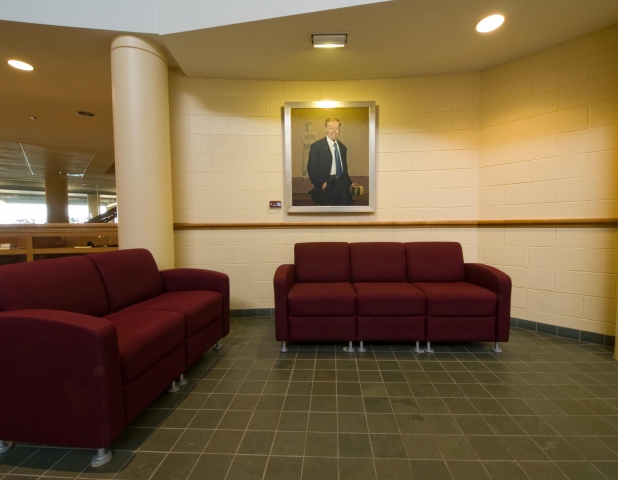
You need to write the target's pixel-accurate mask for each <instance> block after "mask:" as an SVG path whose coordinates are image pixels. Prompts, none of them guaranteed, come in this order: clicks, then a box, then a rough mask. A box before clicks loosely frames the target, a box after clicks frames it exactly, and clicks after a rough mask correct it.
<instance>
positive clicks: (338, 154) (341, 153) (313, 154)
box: [307, 118, 356, 206]
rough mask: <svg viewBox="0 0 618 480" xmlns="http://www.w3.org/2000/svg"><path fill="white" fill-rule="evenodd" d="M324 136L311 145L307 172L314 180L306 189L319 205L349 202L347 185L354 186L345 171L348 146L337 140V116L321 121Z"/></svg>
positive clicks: (347, 203)
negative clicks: (311, 186)
mask: <svg viewBox="0 0 618 480" xmlns="http://www.w3.org/2000/svg"><path fill="white" fill-rule="evenodd" d="M324 125H325V126H326V136H325V137H324V138H322V139H321V140H318V141H317V142H315V143H313V144H312V145H311V150H310V151H309V161H308V163H307V173H309V179H310V180H311V183H312V184H313V189H312V190H311V191H309V194H310V195H311V198H312V199H313V201H314V202H315V203H317V204H318V205H329V206H330V205H333V206H337V205H352V192H351V191H350V187H353V186H356V184H353V183H352V180H351V179H350V176H349V175H348V162H347V155H346V154H347V148H346V146H345V145H343V144H342V143H341V142H339V141H337V137H338V136H339V132H340V130H341V122H340V121H339V119H338V118H327V119H326V121H325V122H324Z"/></svg>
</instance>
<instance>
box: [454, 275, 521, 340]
mask: <svg viewBox="0 0 618 480" xmlns="http://www.w3.org/2000/svg"><path fill="white" fill-rule="evenodd" d="M465 270H466V281H467V282H470V283H474V284H475V285H478V286H480V287H483V288H486V289H488V290H491V291H492V292H494V293H495V294H496V295H497V296H498V305H497V307H496V316H497V318H498V322H497V325H496V341H498V342H506V341H507V340H508V339H509V332H510V328H511V289H512V284H511V277H509V276H508V275H507V274H506V273H504V272H503V271H501V270H498V269H497V268H495V267H492V266H490V265H485V264H482V263H466V264H465Z"/></svg>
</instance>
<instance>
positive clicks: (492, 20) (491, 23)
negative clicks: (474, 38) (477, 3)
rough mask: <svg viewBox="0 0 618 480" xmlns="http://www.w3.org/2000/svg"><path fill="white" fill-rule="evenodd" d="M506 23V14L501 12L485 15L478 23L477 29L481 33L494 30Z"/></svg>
mask: <svg viewBox="0 0 618 480" xmlns="http://www.w3.org/2000/svg"><path fill="white" fill-rule="evenodd" d="M503 23H504V16H502V15H500V14H496V15H490V16H489V17H485V18H484V19H483V20H481V21H480V22H479V23H477V24H476V31H477V32H480V33H487V32H493V31H494V30H495V29H496V28H498V27H499V26H500V25H502V24H503Z"/></svg>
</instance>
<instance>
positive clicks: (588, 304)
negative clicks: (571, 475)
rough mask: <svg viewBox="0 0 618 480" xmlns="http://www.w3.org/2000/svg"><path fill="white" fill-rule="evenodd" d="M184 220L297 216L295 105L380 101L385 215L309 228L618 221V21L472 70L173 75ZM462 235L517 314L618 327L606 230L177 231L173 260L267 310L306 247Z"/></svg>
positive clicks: (239, 301) (178, 215)
mask: <svg viewBox="0 0 618 480" xmlns="http://www.w3.org/2000/svg"><path fill="white" fill-rule="evenodd" d="M170 99H171V100H170V107H171V117H172V118H171V120H172V121H171V125H172V157H173V175H174V178H173V182H174V215H175V222H176V223H247V222H260V223H277V224H278V223H281V222H285V223H294V222H303V221H306V220H307V217H306V216H303V215H295V216H293V215H286V214H285V213H284V212H282V211H271V210H270V209H269V208H268V201H269V200H280V199H283V165H284V161H283V153H282V152H283V138H282V121H281V116H282V110H281V109H282V107H283V104H284V102H286V101H315V100H322V99H332V100H350V101H353V100H375V101H376V104H377V105H378V109H379V110H378V125H377V127H378V128H377V132H378V133H377V156H376V168H377V172H376V183H377V202H376V203H377V211H376V213H375V214H374V215H345V216H344V215H341V216H335V217H333V216H327V215H312V216H311V217H310V218H309V219H310V220H311V221H333V220H337V219H343V220H361V221H365V220H366V221H380V220H384V221H391V220H392V221H400V220H401V221H407V220H447V219H477V218H482V219H517V218H521V219H528V218H539V219H543V218H593V217H616V216H617V214H618V201H617V200H618V196H617V189H618V182H617V177H618V153H617V152H618V26H615V27H612V28H608V29H605V30H601V31H599V32H595V33H593V34H591V35H587V36H585V37H581V38H579V39H576V40H573V41H571V42H568V43H565V44H563V45H559V46H556V47H553V48H550V49H546V50H543V51H540V52H537V53H535V54H532V55H529V56H527V57H524V58H521V59H518V60H515V61H512V62H509V63H507V64H504V65H499V66H496V67H494V68H491V69H489V70H486V71H483V72H477V73H468V74H454V75H441V76H432V77H417V78H402V79H375V80H362V81H342V82H338V81H333V82H279V81H239V80H225V79H201V78H186V77H184V75H182V73H181V72H178V71H171V72H170ZM328 240H341V241H379V240H384V241H388V240H395V241H414V240H456V241H459V242H461V243H462V244H463V246H464V252H465V257H466V260H467V261H477V260H478V261H483V262H487V263H489V264H492V265H495V266H497V267H499V268H502V269H504V270H505V271H506V272H507V273H509V275H511V277H512V279H513V285H514V288H513V310H512V315H513V316H514V317H518V318H523V319H527V320H531V321H538V322H542V323H547V324H552V325H558V326H563V327H570V328H576V329H581V330H586V331H590V332H597V333H603V334H609V335H613V334H614V323H615V319H616V277H617V274H618V272H617V270H618V267H617V266H616V265H617V262H618V258H617V257H618V253H617V252H618V238H617V234H616V232H615V231H614V230H612V229H608V228H562V227H560V228H546V227H542V228H532V227H526V228H488V227H483V228H479V229H476V228H413V229H411V228H366V229H363V228H357V229H348V228H327V227H325V228H318V229H308V228H289V229H280V228H272V229H221V230H202V231H199V230H198V231H177V232H176V259H177V264H178V265H179V266H191V267H200V268H213V269H216V270H220V271H223V272H225V273H227V274H229V275H230V278H231V287H232V308H234V309H248V308H271V307H272V306H273V305H274V301H273V293H272V277H273V274H274V271H275V269H276V267H277V266H278V265H280V264H282V263H288V262H291V261H292V257H293V245H294V244H295V243H296V242H301V241H328Z"/></svg>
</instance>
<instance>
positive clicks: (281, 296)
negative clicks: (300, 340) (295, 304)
mask: <svg viewBox="0 0 618 480" xmlns="http://www.w3.org/2000/svg"><path fill="white" fill-rule="evenodd" d="M294 281H295V279H294V265H291V264H284V265H279V267H277V270H275V276H274V278H273V287H274V289H275V336H276V338H277V340H279V341H285V340H288V338H289V336H288V293H290V289H291V288H292V286H293V285H294Z"/></svg>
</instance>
